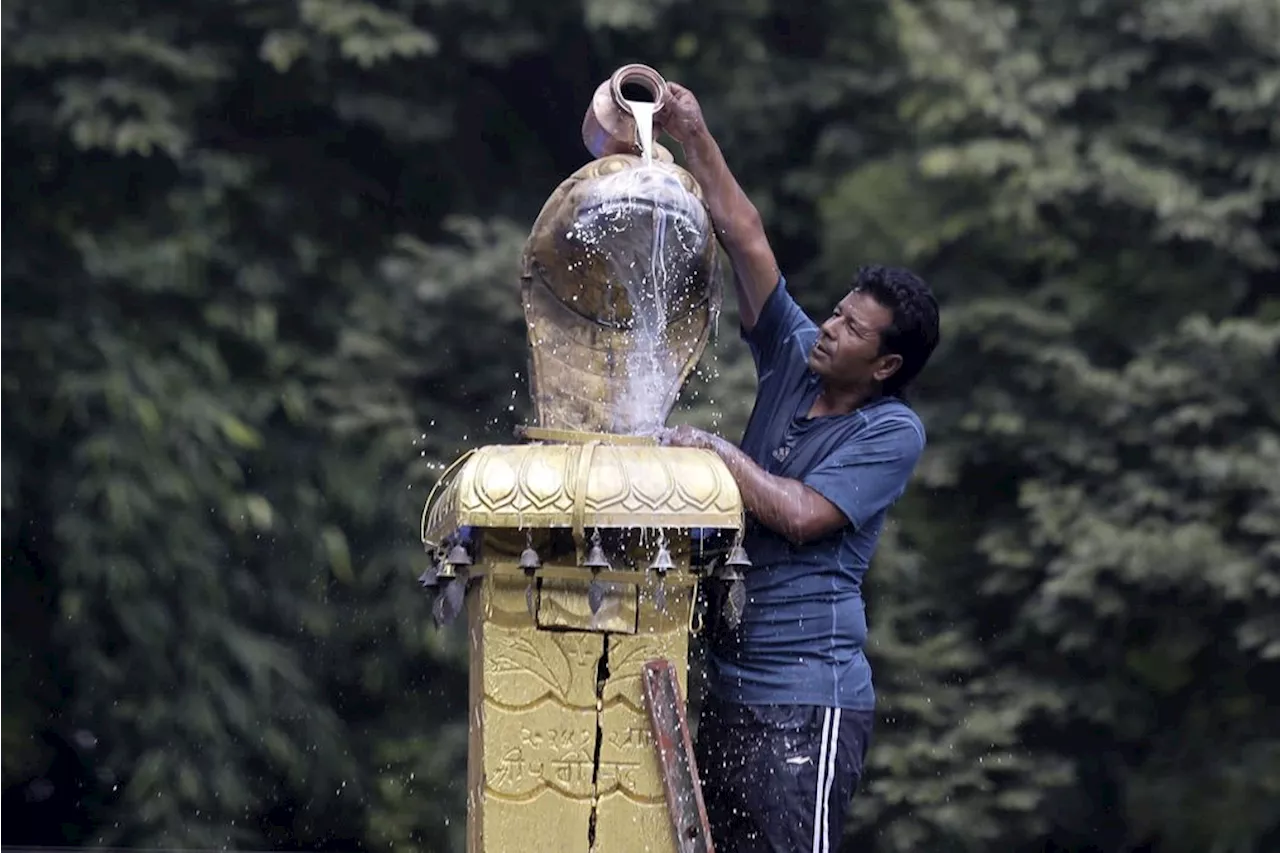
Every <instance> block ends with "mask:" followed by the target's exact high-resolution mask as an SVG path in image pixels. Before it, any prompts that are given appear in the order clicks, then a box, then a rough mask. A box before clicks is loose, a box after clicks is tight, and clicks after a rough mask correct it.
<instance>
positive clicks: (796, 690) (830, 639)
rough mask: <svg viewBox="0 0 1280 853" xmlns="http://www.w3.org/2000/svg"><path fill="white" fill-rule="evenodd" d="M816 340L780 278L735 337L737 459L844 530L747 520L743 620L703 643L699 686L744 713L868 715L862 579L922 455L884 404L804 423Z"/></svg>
mask: <svg viewBox="0 0 1280 853" xmlns="http://www.w3.org/2000/svg"><path fill="white" fill-rule="evenodd" d="M817 336H818V327H817V326H816V325H814V323H813V321H812V320H810V319H809V318H808V317H807V316H806V315H805V313H804V311H803V310H801V308H800V306H799V305H797V304H796V302H795V300H794V299H792V297H791V295H790V294H789V293H788V292H787V288H786V281H785V279H784V280H780V281H779V283H778V286H777V288H776V289H775V290H774V292H773V293H772V294H771V295H770V297H769V299H768V301H766V302H765V305H764V308H763V309H762V310H761V312H760V319H759V321H758V322H757V323H756V325H755V327H754V328H753V329H752V330H751V331H750V332H745V331H744V332H743V338H744V339H745V340H746V342H747V345H748V346H749V347H750V349H751V354H752V356H753V357H754V358H755V362H756V372H757V375H758V377H759V384H758V390H757V392H756V403H755V408H754V410H753V411H752V413H751V420H750V421H749V422H748V423H747V430H746V433H745V434H744V436H743V439H742V450H743V451H744V452H745V453H747V455H749V456H750V457H751V458H752V459H754V460H755V461H756V463H757V464H759V465H760V466H761V467H763V468H764V469H765V470H766V471H768V472H769V473H771V474H776V475H778V476H781V477H790V478H792V479H796V480H800V481H801V482H803V483H804V484H805V485H807V486H809V487H811V488H813V489H814V490H815V491H817V492H818V493H819V494H821V495H822V496H823V497H825V498H826V499H827V500H829V501H831V502H832V503H833V504H835V505H836V506H837V507H839V508H840V510H841V511H842V512H843V513H844V514H845V516H847V517H848V519H849V524H847V525H845V526H844V527H842V528H841V529H839V530H837V531H836V532H835V533H833V534H831V535H830V536H827V537H826V538H824V539H821V540H816V541H813V542H809V543H806V544H804V545H799V546H796V545H792V544H791V543H790V542H788V541H787V540H786V539H785V538H783V537H782V536H780V535H778V534H776V533H773V532H772V531H770V530H768V529H767V528H765V527H763V526H762V525H760V524H757V523H753V522H752V521H750V520H748V525H747V532H746V537H745V540H744V543H743V544H744V545H745V546H746V548H747V554H748V556H749V557H750V558H751V562H752V568H750V569H747V570H746V591H747V606H746V611H745V612H744V613H743V616H742V621H741V624H740V625H739V626H738V628H737V629H736V630H734V631H731V632H730V631H726V630H725V629H723V628H721V629H719V630H717V631H714V632H712V634H711V636H710V637H709V639H708V664H709V665H708V672H707V676H708V687H709V689H710V690H711V692H712V693H713V694H714V695H716V696H717V697H719V698H721V699H724V700H727V701H730V702H739V703H743V704H748V705H757V704H779V705H825V706H829V707H837V708H846V709H856V710H871V709H873V708H874V707H875V690H874V689H873V687H872V684H871V666H870V664H869V663H868V662H867V658H866V655H865V654H864V653H863V645H864V644H865V643H866V639H867V621H866V614H865V612H864V605H863V601H862V591H861V588H862V576H863V575H864V574H865V573H866V571H867V566H868V564H869V563H870V562H871V556H872V554H873V553H874V552H875V549H876V543H877V541H878V540H879V538H880V530H881V527H882V526H883V524H884V518H885V513H886V511H887V510H888V509H889V507H890V506H891V505H892V504H893V503H894V502H895V501H896V500H897V499H898V498H899V497H900V496H901V495H902V493H903V491H904V490H905V489H906V486H907V481H908V480H909V479H910V478H911V473H912V471H913V470H914V468H915V465H916V461H917V460H918V459H919V458H920V453H921V452H922V451H923V450H924V445H925V434H924V427H923V426H922V425H921V423H920V419H919V418H918V417H916V414H915V412H913V411H912V410H911V408H910V407H909V406H907V404H906V403H904V402H902V401H901V400H898V399H896V398H893V397H880V398H878V399H875V400H872V401H870V402H868V403H866V404H865V405H863V406H862V407H861V408H859V409H857V410H855V411H853V412H850V413H849V414H845V415H830V416H823V417H816V418H810V417H808V413H809V408H810V407H811V406H812V405H813V402H814V400H815V399H816V398H817V396H818V392H819V390H820V380H819V377H818V376H817V375H816V374H814V373H813V372H812V371H811V370H810V369H809V365H808V361H809V352H810V350H811V349H812V347H813V344H814V341H815V340H816V339H817Z"/></svg>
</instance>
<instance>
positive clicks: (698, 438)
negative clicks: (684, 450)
mask: <svg viewBox="0 0 1280 853" xmlns="http://www.w3.org/2000/svg"><path fill="white" fill-rule="evenodd" d="M658 441H659V442H660V443H661V444H663V445H664V446H666V447H700V448H703V449H706V450H712V449H714V446H715V441H716V439H715V436H713V435H711V434H710V433H707V432H703V431H702V430H700V429H697V428H696V427H691V426H689V425H688V424H680V426H675V427H664V428H663V429H662V430H661V431H659V432H658Z"/></svg>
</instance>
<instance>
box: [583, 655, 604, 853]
mask: <svg viewBox="0 0 1280 853" xmlns="http://www.w3.org/2000/svg"><path fill="white" fill-rule="evenodd" d="M602 639H603V640H604V642H603V643H602V645H601V649H600V660H599V662H598V663H597V664H596V742H595V749H594V751H593V753H592V756H591V817H590V819H589V820H588V821H587V849H588V850H590V851H592V853H594V851H595V849H596V817H597V810H598V809H599V807H600V747H601V745H602V744H603V743H604V686H605V683H606V682H607V681H608V680H609V635H608V634H604V635H603V636H602Z"/></svg>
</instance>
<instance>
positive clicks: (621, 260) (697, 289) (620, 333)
mask: <svg viewBox="0 0 1280 853" xmlns="http://www.w3.org/2000/svg"><path fill="white" fill-rule="evenodd" d="M634 82H638V83H640V84H641V85H642V86H646V87H647V88H648V89H649V90H650V91H651V93H652V95H653V101H654V102H655V103H656V102H659V101H660V99H661V97H662V91H663V87H664V86H665V83H663V82H662V80H661V78H660V77H658V76H657V74H656V72H653V71H652V69H649V68H647V67H645V66H627V67H624V68H622V69H619V70H618V71H617V72H616V73H615V74H614V75H613V77H612V78H611V79H610V80H609V81H606V82H605V83H603V84H601V87H600V91H598V92H597V93H596V98H595V100H594V101H593V104H592V109H591V110H589V111H588V114H587V119H586V121H584V133H583V136H584V141H586V142H587V145H588V148H589V150H591V151H592V153H593V154H596V159H594V160H592V161H591V162H589V163H587V164H585V165H584V166H582V167H581V168H580V169H578V170H577V171H576V172H574V173H573V174H572V175H570V176H569V177H568V178H566V179H565V180H564V181H563V182H562V183H561V184H560V185H559V186H558V187H557V188H556V189H555V191H554V192H552V193H551V195H550V197H549V198H548V199H547V201H546V203H545V204H544V205H543V208H542V211H541V213H540V214H539V215H538V218H537V220H536V221H535V222H534V225H533V228H532V230H531V232H530V234H529V238H528V241H527V242H526V244H525V247H524V253H523V258H522V264H521V282H522V300H523V303H524V311H525V318H526V321H527V327H528V335H529V352H530V361H531V364H530V371H529V373H530V385H531V389H530V390H531V394H532V398H533V405H534V414H535V418H536V426H537V428H538V429H541V430H542V432H543V435H544V436H553V435H554V433H556V432H561V433H566V434H580V433H609V434H613V435H643V434H646V433H651V432H653V431H654V430H656V429H657V428H659V427H661V426H663V425H664V424H665V422H666V418H667V416H668V414H669V413H670V411H671V408H672V407H673V406H674V404H675V401H676V397H677V395H678V394H679V391H680V388H681V387H682V386H683V384H684V382H685V381H686V380H687V379H688V376H689V373H690V371H691V370H692V369H693V367H694V365H695V364H696V363H697V360H698V358H699V357H700V356H701V354H702V351H703V349H704V348H705V347H706V345H707V341H708V338H709V336H710V332H711V329H712V327H713V326H714V324H715V321H716V317H717V315H718V312H719V310H720V300H721V284H720V276H719V265H718V251H717V244H716V240H715V235H714V232H713V230H712V227H711V219H710V215H709V213H708V210H707V206H706V203H705V201H704V199H703V195H702V190H701V188H700V187H699V186H698V184H697V182H696V181H695V180H694V179H693V177H692V176H691V175H690V174H689V173H688V172H687V171H685V170H684V169H683V168H681V167H680V166H679V165H677V164H676V163H675V162H674V159H673V158H672V156H671V154H670V152H668V151H667V150H666V149H664V148H662V147H661V146H656V145H654V146H652V149H653V150H652V151H651V152H650V154H651V156H649V157H646V156H644V155H642V154H641V153H639V152H638V151H637V148H638V145H637V144H636V142H635V121H634V120H630V121H628V119H631V116H630V114H629V111H628V109H627V105H628V101H626V100H625V99H624V98H622V97H621V94H620V93H621V90H622V88H623V86H625V85H627V84H628V83H634ZM627 149H630V150H631V151H636V153H629V152H628V150H627ZM530 432H533V430H531V431H530Z"/></svg>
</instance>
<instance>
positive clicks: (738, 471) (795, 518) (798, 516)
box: [663, 426, 849, 545]
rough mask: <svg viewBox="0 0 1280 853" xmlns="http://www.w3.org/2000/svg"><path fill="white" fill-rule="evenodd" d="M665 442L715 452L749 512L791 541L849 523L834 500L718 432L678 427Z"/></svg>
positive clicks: (821, 534)
mask: <svg viewBox="0 0 1280 853" xmlns="http://www.w3.org/2000/svg"><path fill="white" fill-rule="evenodd" d="M663 443H664V444H672V445H676V446H680V447H701V448H704V449H706V450H711V451H714V452H715V454H716V455H717V456H719V457H720V458H721V460H723V461H724V464H725V467H726V468H728V469H729V473H730V474H731V475H733V479H734V482H736V483H737V484H738V491H739V492H740V493H741V494H742V503H743V505H744V506H745V507H746V509H747V512H749V513H751V515H752V517H754V518H755V519H756V520H757V521H759V522H760V523H761V524H763V525H764V526H765V527H767V528H769V529H770V530H772V531H774V532H775V533H777V534H779V535H781V536H783V537H784V538H786V539H787V540H788V541H790V542H791V543H792V544H795V545H803V544H804V543H806V542H811V541H813V540H815V539H821V538H823V537H824V536H829V535H830V534H832V533H834V532H835V531H837V530H839V529H840V528H841V527H844V526H845V525H846V524H848V523H849V519H848V518H846V517H845V515H844V513H843V512H841V511H840V509H839V508H838V507H836V505H835V504H833V503H832V502H831V501H829V500H827V499H826V498H824V497H823V496H822V495H820V494H818V493H817V492H816V491H814V490H813V489H811V488H810V487H808V486H806V485H805V484H804V483H802V482H800V481H799V480H792V479H790V478H789V477H779V476H777V475H776V474H770V473H769V472H768V471H765V470H764V469H763V468H761V467H760V466H759V465H757V464H756V463H755V462H754V461H753V460H752V459H751V457H750V456H748V455H747V454H745V453H743V452H742V451H741V450H739V449H738V448H737V447H735V446H734V445H733V444H732V443H731V442H728V441H725V440H724V439H723V438H721V437H719V436H717V435H711V434H709V433H705V432H702V431H701V430H696V429H693V428H691V427H688V426H678V427H675V428H674V429H670V430H667V431H666V433H665V434H664V435H663Z"/></svg>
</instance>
